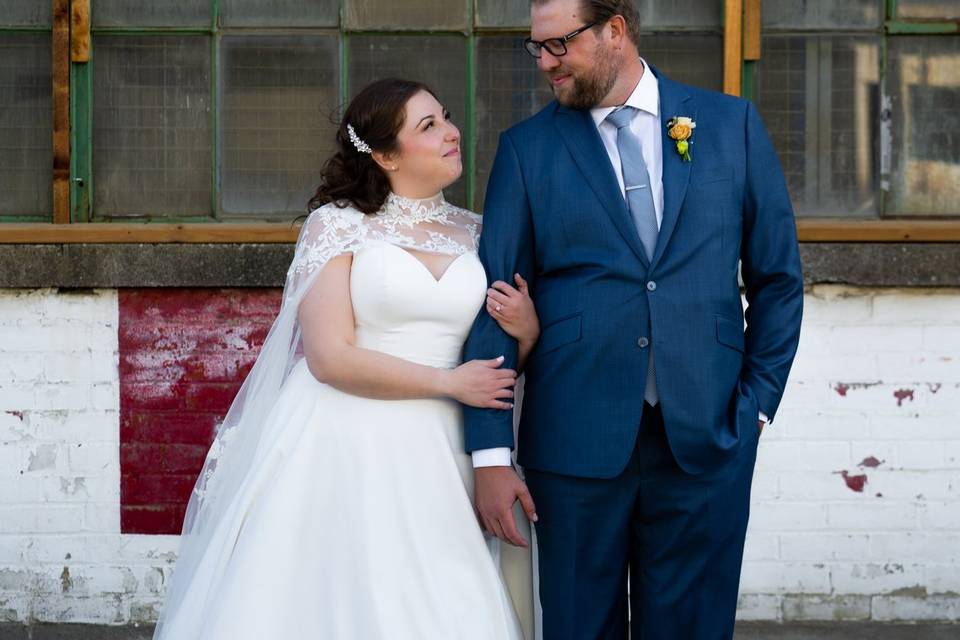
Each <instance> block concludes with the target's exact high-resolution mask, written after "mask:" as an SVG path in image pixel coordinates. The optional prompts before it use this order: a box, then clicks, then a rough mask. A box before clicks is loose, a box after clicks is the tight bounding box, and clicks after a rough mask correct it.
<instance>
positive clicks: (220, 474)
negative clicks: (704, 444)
mask: <svg viewBox="0 0 960 640" xmlns="http://www.w3.org/2000/svg"><path fill="white" fill-rule="evenodd" d="M337 143H338V145H339V151H338V152H337V153H336V155H334V156H333V158H332V159H331V160H330V161H329V162H328V163H327V165H326V166H325V167H324V170H323V173H322V183H321V186H320V188H319V190H318V191H317V194H316V195H315V197H314V199H313V200H312V201H311V207H317V208H316V209H315V210H314V211H313V213H311V214H310V215H309V216H308V217H307V220H306V222H305V223H304V224H303V228H302V230H301V232H300V238H299V241H298V243H297V248H296V253H295V257H294V260H293V263H292V265H291V266H290V270H289V272H288V274H287V281H286V285H285V288H284V292H283V305H282V307H281V309H280V312H279V314H278V316H277V318H276V320H275V322H274V325H273V327H272V329H271V331H270V334H269V336H268V337H267V340H266V342H265V344H264V346H263V349H262V351H261V353H260V355H259V357H258V359H257V362H256V364H255V366H254V367H253V369H252V371H251V373H250V375H249V376H248V377H247V379H246V381H245V382H244V384H243V387H242V388H241V390H240V393H239V394H238V396H237V398H236V400H235V401H234V403H233V406H232V407H231V408H230V411H229V413H228V414H227V416H226V418H225V421H224V423H223V425H222V427H221V428H220V430H219V431H218V434H217V437H216V439H215V440H214V443H213V445H212V446H211V449H210V452H209V454H208V456H207V460H206V462H205V464H204V468H203V471H202V472H201V475H200V478H199V479H198V481H197V485H196V487H195V489H194V493H193V495H192V497H191V499H190V504H189V507H188V510H187V516H186V520H185V522H184V527H183V535H182V538H181V551H180V558H179V561H178V563H177V565H176V568H175V569H174V573H173V580H172V583H171V585H170V588H169V590H168V596H167V602H166V604H165V607H164V609H163V611H162V613H161V616H160V621H159V623H158V625H157V629H156V633H155V636H154V637H155V638H158V639H164V640H167V639H169V640H195V639H200V638H202V639H204V640H244V639H247V638H249V639H251V640H252V639H256V640H261V639H262V638H291V639H295V638H324V639H331V640H361V639H362V640H375V639H378V638H390V639H391V640H405V639H409V640H431V639H436V640H449V639H453V638H456V639H458V640H520V639H522V638H523V635H524V634H523V632H522V631H521V624H520V622H519V619H518V613H519V614H520V618H523V619H524V620H525V622H527V627H526V628H529V619H530V617H531V612H530V611H529V607H530V606H531V605H530V602H529V595H527V596H523V595H519V596H518V595H516V594H515V595H514V598H511V592H510V591H509V590H508V589H507V587H506V586H505V583H504V579H503V575H502V574H501V572H500V569H499V566H498V563H497V560H496V555H497V554H496V553H495V552H492V551H491V549H490V548H488V544H487V541H486V540H485V538H484V535H483V533H482V532H481V528H480V526H479V524H478V522H477V517H476V514H475V511H474V508H473V504H472V496H473V487H472V482H473V474H472V469H471V464H470V459H469V457H468V456H467V455H466V454H465V453H464V449H463V435H462V432H461V427H462V424H461V410H460V405H459V403H465V404H468V405H471V406H475V407H489V408H500V409H509V408H510V407H511V406H512V402H513V389H514V383H515V381H516V373H515V372H514V371H511V370H506V369H503V368H502V367H501V364H502V358H500V359H496V360H491V361H471V362H466V363H461V361H460V360H461V349H462V346H463V341H464V339H465V337H466V335H467V333H468V331H469V330H470V327H471V325H472V323H473V320H474V318H475V316H476V315H477V313H478V312H487V313H492V314H493V315H494V317H495V318H496V319H497V321H498V322H500V324H501V326H503V328H504V330H505V331H506V332H507V333H509V334H510V335H512V336H514V337H515V338H516V339H517V340H518V342H519V344H520V351H521V362H522V359H523V358H524V356H525V355H526V354H527V353H529V351H530V349H531V348H532V346H533V344H534V343H535V342H536V340H537V337H538V335H539V325H538V323H537V318H536V314H535V313H534V310H533V304H532V302H531V301H530V296H529V293H528V291H527V289H526V283H525V282H524V281H523V280H522V279H521V278H519V276H518V277H517V281H516V284H517V287H516V288H514V287H512V286H510V285H507V284H506V283H502V282H497V283H494V284H493V285H492V286H493V287H494V288H495V289H497V290H498V291H500V292H501V293H502V294H503V296H501V295H497V294H494V295H493V296H490V295H489V294H491V293H493V291H491V290H489V289H488V288H487V278H486V275H485V273H484V270H483V267H482V266H481V264H480V262H479V260H478V258H477V254H476V246H477V239H478V237H479V231H480V217H479V216H477V215H476V214H474V213H471V212H469V211H465V210H463V209H459V208H457V207H455V206H453V205H451V204H449V203H447V202H446V201H445V200H444V199H443V195H442V192H441V191H442V189H443V188H444V187H446V186H447V185H449V184H451V183H452V182H454V181H455V180H456V179H457V178H458V177H459V176H460V173H461V170H462V165H461V159H460V134H459V131H458V130H457V128H456V127H455V126H454V125H453V123H452V122H451V121H450V117H449V114H448V113H447V112H446V111H445V110H444V109H443V107H442V106H441V105H440V103H439V102H438V101H437V99H436V97H435V96H434V94H433V93H432V92H431V91H430V90H429V89H428V88H427V87H426V86H424V85H422V84H419V83H415V82H408V81H404V80H395V79H388V80H381V81H378V82H375V83H374V84H372V85H370V86H368V87H367V88H366V89H364V90H363V91H362V92H361V93H360V94H359V95H357V97H356V98H354V100H353V101H352V102H351V104H350V105H349V107H348V109H347V111H346V113H345V114H344V119H343V122H342V123H341V125H340V128H339V131H338V133H337ZM484 307H486V309H485V310H484ZM527 511H528V514H527V515H528V516H530V517H531V519H535V518H536V516H535V514H534V513H533V505H532V503H529V502H528V504H527ZM527 578H528V579H529V571H527ZM520 582H521V583H522V582H523V580H520ZM521 587H522V589H519V590H520V591H523V590H529V589H530V586H529V585H522V584H521ZM514 600H515V601H516V602H517V603H518V606H516V607H515V606H514ZM528 633H529V632H528Z"/></svg>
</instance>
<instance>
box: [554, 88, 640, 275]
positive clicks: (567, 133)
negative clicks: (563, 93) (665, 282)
mask: <svg viewBox="0 0 960 640" xmlns="http://www.w3.org/2000/svg"><path fill="white" fill-rule="evenodd" d="M554 124H555V125H556V127H557V130H558V131H559V132H560V137H561V138H562V139H563V142H564V144H565V145H566V146H567V149H568V150H569V151H570V155H571V156H573V160H574V162H576V164H577V167H578V168H579V169H580V173H582V174H583V176H584V177H585V178H586V179H587V183H588V184H589V185H590V188H591V189H593V192H594V193H595V194H596V195H597V198H599V199H600V202H601V204H603V208H604V209H605V210H606V211H607V214H609V216H610V218H611V219H612V220H613V224H614V225H615V226H616V227H617V230H618V231H619V232H620V235H622V236H623V239H624V240H626V242H627V244H629V245H630V248H631V249H633V252H634V253H635V254H637V257H638V258H639V259H640V261H641V262H643V264H644V265H647V264H648V260H647V256H646V253H645V252H644V250H643V245H642V244H641V243H640V237H639V236H638V235H637V230H636V227H635V226H634V224H633V220H632V219H631V217H630V212H629V211H628V210H627V203H626V201H625V200H624V199H623V196H622V195H621V193H620V183H619V182H617V176H616V175H615V174H614V173H613V165H612V164H610V157H609V156H608V155H607V150H606V149H605V148H604V146H603V141H602V140H601V139H600V133H599V132H598V131H597V126H596V125H595V124H594V122H593V118H591V117H590V112H589V111H579V110H574V109H567V108H565V107H563V106H560V105H558V106H557V110H556V113H555V116H554Z"/></svg>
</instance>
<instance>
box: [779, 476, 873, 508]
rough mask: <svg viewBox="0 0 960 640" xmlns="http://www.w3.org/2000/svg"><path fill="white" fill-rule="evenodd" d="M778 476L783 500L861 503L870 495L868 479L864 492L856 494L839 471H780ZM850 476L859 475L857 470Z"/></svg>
mask: <svg viewBox="0 0 960 640" xmlns="http://www.w3.org/2000/svg"><path fill="white" fill-rule="evenodd" d="M779 475H780V495H781V497H783V499H785V500H788V499H791V498H794V499H796V498H801V497H802V499H806V500H810V499H811V498H820V499H823V500H830V501H833V502H838V501H841V502H842V501H849V502H855V503H862V502H864V501H865V500H866V496H868V495H871V494H870V493H869V491H870V490H871V489H870V486H869V478H868V480H867V486H866V487H865V488H864V492H863V493H857V492H854V491H852V490H851V489H849V488H848V487H847V485H846V483H845V482H844V479H843V477H842V476H841V475H840V473H839V471H782V472H780V474H779ZM850 475H859V470H856V469H855V470H852V471H851V472H850Z"/></svg>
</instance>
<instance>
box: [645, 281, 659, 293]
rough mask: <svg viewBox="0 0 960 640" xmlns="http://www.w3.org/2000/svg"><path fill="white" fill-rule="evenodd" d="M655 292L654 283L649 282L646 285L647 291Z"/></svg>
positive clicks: (655, 285) (655, 284)
mask: <svg viewBox="0 0 960 640" xmlns="http://www.w3.org/2000/svg"><path fill="white" fill-rule="evenodd" d="M656 290H657V283H656V282H654V281H653V280H651V281H650V282H648V283H647V291H656Z"/></svg>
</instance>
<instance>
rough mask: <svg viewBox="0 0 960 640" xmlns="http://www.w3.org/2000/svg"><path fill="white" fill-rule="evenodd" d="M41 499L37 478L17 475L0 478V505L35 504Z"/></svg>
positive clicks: (41, 494) (39, 483) (41, 493)
mask: <svg viewBox="0 0 960 640" xmlns="http://www.w3.org/2000/svg"><path fill="white" fill-rule="evenodd" d="M42 499H43V492H42V490H41V482H40V479H39V478H33V477H28V476H22V475H20V474H19V473H18V474H16V475H10V476H0V504H7V505H14V504H36V503H38V502H40V501H41V500H42Z"/></svg>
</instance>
